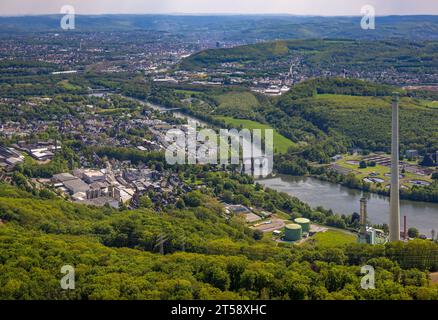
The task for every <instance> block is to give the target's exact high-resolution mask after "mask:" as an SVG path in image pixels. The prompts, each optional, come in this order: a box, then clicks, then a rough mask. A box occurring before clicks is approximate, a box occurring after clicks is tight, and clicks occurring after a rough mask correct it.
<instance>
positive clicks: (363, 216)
mask: <svg viewBox="0 0 438 320" xmlns="http://www.w3.org/2000/svg"><path fill="white" fill-rule="evenodd" d="M360 233H362V234H363V235H366V233H367V199H366V198H361V199H360Z"/></svg>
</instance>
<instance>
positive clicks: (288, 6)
mask: <svg viewBox="0 0 438 320" xmlns="http://www.w3.org/2000/svg"><path fill="white" fill-rule="evenodd" d="M64 5H72V6H73V7H74V9H75V13H77V14H105V13H111V14H116V13H126V14H142V13H168V14H178V13H180V14H183V13H184V14H221V13H225V14H295V15H320V16H340V15H360V14H361V8H362V6H364V5H372V6H374V8H375V10H376V14H377V15H380V16H383V15H417V14H434V15H438V0H0V15H1V16H16V15H38V14H48V13H60V11H61V7H62V6H64Z"/></svg>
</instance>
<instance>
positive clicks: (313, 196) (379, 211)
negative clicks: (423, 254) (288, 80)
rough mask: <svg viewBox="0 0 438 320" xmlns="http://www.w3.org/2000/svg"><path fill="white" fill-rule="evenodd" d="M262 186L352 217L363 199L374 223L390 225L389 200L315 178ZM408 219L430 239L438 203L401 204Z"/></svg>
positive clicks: (283, 178) (436, 224) (437, 221)
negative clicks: (366, 202) (363, 198)
mask: <svg viewBox="0 0 438 320" xmlns="http://www.w3.org/2000/svg"><path fill="white" fill-rule="evenodd" d="M257 182H258V183H260V184H262V185H264V186H265V187H269V188H271V189H273V190H276V191H279V192H285V193H287V194H289V195H291V196H294V197H296V198H298V199H300V200H301V201H303V202H305V203H308V204H309V205H310V206H312V207H314V208H315V207H318V206H321V207H323V208H326V209H332V210H333V211H334V212H335V213H339V214H345V215H351V214H352V213H354V212H359V211H360V210H359V208H360V207H359V206H360V199H361V198H362V197H365V198H367V199H368V218H369V220H370V223H371V224H378V225H381V224H388V221H389V197H386V196H381V195H377V194H373V193H368V192H363V191H360V190H356V189H351V188H347V187H343V186H341V185H339V184H335V183H332V182H328V181H322V180H319V179H316V178H313V177H293V176H286V175H278V176H276V177H274V178H268V179H261V180H257ZM405 215H406V216H407V221H408V228H409V227H416V228H417V229H419V231H420V232H421V233H422V234H425V235H427V236H428V237H430V233H431V230H432V229H435V230H438V204H435V203H428V202H418V201H407V200H402V201H401V216H402V217H403V216H405Z"/></svg>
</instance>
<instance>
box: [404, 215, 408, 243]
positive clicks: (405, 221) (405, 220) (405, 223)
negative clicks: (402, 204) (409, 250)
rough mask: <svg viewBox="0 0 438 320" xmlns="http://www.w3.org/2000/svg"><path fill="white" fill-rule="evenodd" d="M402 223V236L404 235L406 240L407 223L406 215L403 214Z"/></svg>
mask: <svg viewBox="0 0 438 320" xmlns="http://www.w3.org/2000/svg"><path fill="white" fill-rule="evenodd" d="M403 225H404V227H403V237H404V240H408V223H407V217H406V216H404V219H403Z"/></svg>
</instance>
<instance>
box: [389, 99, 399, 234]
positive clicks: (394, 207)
mask: <svg viewBox="0 0 438 320" xmlns="http://www.w3.org/2000/svg"><path fill="white" fill-rule="evenodd" d="M399 100H400V99H399V96H398V93H396V94H394V98H393V100H392V144H391V195H390V217H389V239H390V241H391V242H394V241H400V181H399V180H400V172H399V162H400V159H399Z"/></svg>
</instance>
